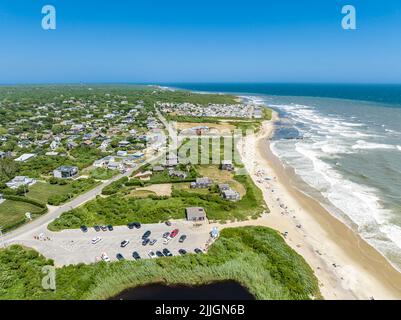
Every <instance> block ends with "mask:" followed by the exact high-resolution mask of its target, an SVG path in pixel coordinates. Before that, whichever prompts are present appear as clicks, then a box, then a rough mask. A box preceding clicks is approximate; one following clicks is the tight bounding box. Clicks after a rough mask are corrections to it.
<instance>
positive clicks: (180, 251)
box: [178, 249, 187, 256]
mask: <svg viewBox="0 0 401 320" xmlns="http://www.w3.org/2000/svg"><path fill="white" fill-rule="evenodd" d="M178 253H179V254H180V255H182V256H183V255H184V254H187V251H186V250H184V249H180V250H178Z"/></svg>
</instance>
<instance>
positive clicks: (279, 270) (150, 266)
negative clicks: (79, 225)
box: [0, 227, 321, 300]
mask: <svg viewBox="0 0 401 320" xmlns="http://www.w3.org/2000/svg"><path fill="white" fill-rule="evenodd" d="M51 263H52V262H51V261H46V259H45V258H43V257H42V256H39V255H38V254H37V253H36V252H34V251H33V250H27V249H23V248H22V247H18V246H14V247H11V248H9V249H7V250H1V251H0V299H106V298H109V297H112V296H114V295H116V294H118V293H119V292H121V291H122V290H124V289H127V288H130V287H135V286H138V285H144V284H148V283H156V282H163V283H167V284H187V285H200V284H204V283H210V282H213V281H217V280H219V281H220V280H236V281H238V282H239V283H241V284H242V285H243V286H244V287H246V288H248V290H249V291H250V292H251V293H252V294H253V295H254V296H255V297H256V298H257V299H290V300H292V299H311V298H320V297H321V296H320V292H319V288H318V281H317V279H316V277H315V276H314V274H313V271H312V270H311V268H310V267H309V266H308V265H307V264H306V262H305V261H304V259H303V258H302V257H301V256H300V255H298V254H297V253H296V252H295V251H294V250H292V249H291V248H290V247H288V246H287V245H286V244H285V242H284V241H283V239H282V237H281V236H280V235H279V234H278V233H277V232H276V231H274V230H271V229H269V228H264V227H243V228H232V229H225V230H223V231H222V233H221V236H220V238H219V240H217V241H216V242H215V243H214V244H213V245H212V247H211V248H210V250H209V252H208V253H207V254H203V255H194V254H191V255H187V256H183V257H172V258H160V259H147V260H140V261H122V262H115V263H109V264H107V263H105V262H101V263H97V264H92V265H77V266H67V267H63V268H60V269H57V273H56V274H57V278H56V280H57V281H56V285H57V290H56V291H55V292H52V291H45V290H43V289H42V288H41V286H40V284H41V280H40V279H41V273H40V270H41V267H42V266H43V265H46V264H51ZM15 266H18V268H16V267H15Z"/></svg>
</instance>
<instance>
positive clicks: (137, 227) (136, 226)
mask: <svg viewBox="0 0 401 320" xmlns="http://www.w3.org/2000/svg"><path fill="white" fill-rule="evenodd" d="M140 227H141V224H140V223H139V222H131V223H129V224H128V228H130V229H134V228H135V229H139V228H140Z"/></svg>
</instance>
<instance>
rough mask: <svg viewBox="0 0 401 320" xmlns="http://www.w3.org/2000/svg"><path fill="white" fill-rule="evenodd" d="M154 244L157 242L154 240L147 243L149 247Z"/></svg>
mask: <svg viewBox="0 0 401 320" xmlns="http://www.w3.org/2000/svg"><path fill="white" fill-rule="evenodd" d="M156 242H157V240H156V239H153V240H151V241H150V242H149V244H150V245H151V246H153V245H154V244H155V243H156Z"/></svg>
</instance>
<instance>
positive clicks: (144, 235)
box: [142, 230, 152, 240]
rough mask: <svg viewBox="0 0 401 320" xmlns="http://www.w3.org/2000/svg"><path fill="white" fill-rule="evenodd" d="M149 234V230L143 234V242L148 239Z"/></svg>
mask: <svg viewBox="0 0 401 320" xmlns="http://www.w3.org/2000/svg"><path fill="white" fill-rule="evenodd" d="M151 234H152V232H151V231H149V230H148V231H146V232H145V233H144V234H143V236H142V239H143V240H145V239H146V238H149V237H150V235H151Z"/></svg>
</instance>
